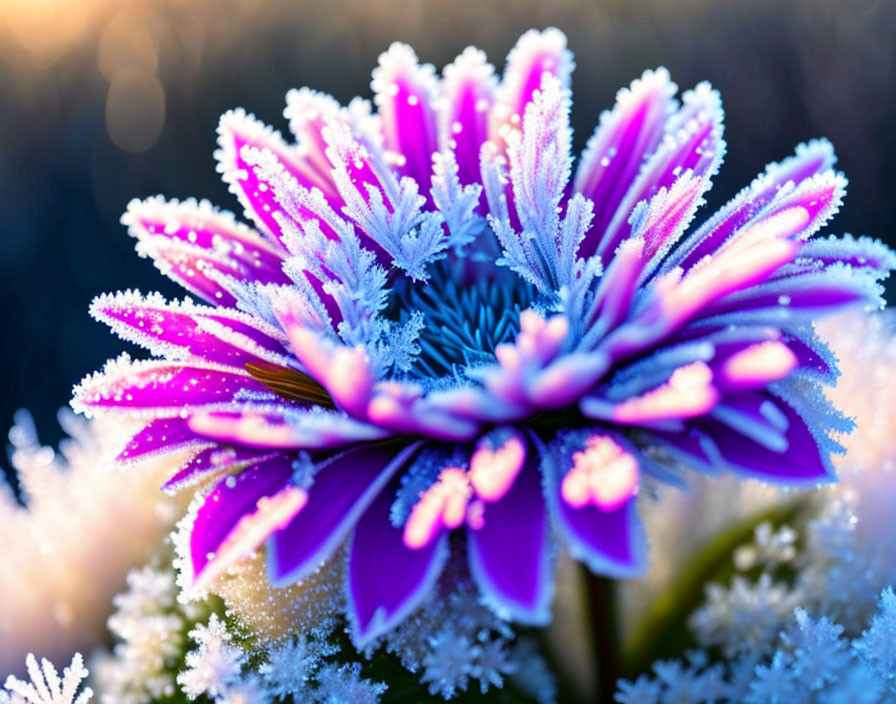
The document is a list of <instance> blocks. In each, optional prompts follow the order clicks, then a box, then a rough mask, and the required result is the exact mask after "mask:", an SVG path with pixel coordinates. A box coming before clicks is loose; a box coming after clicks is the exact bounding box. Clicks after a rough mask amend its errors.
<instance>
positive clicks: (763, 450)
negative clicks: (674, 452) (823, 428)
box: [706, 394, 834, 486]
mask: <svg viewBox="0 0 896 704" xmlns="http://www.w3.org/2000/svg"><path fill="white" fill-rule="evenodd" d="M729 403H733V402H729ZM741 403H742V405H741V410H742V411H743V414H744V418H748V416H747V415H746V414H747V413H748V412H749V410H748V407H747V406H745V405H743V404H744V403H746V402H741ZM753 403H754V404H755V403H756V402H755V401H754V402H753ZM761 403H762V404H766V405H762V406H759V408H758V411H757V413H758V414H759V415H760V416H761V420H762V421H764V422H765V423H766V424H769V425H772V426H776V427H777V430H778V432H779V433H780V435H781V439H782V443H781V445H782V448H783V449H777V450H775V449H770V448H769V447H768V445H770V444H772V443H770V442H768V441H767V440H768V438H769V437H770V436H766V435H760V434H759V433H760V431H759V430H758V429H753V428H751V427H750V426H748V425H746V424H745V423H742V424H741V425H740V426H739V428H740V432H738V431H737V430H734V429H732V428H731V427H730V426H729V425H727V424H723V423H721V422H713V423H711V424H708V425H707V427H706V429H707V432H708V433H709V434H710V436H711V437H712V439H713V441H714V442H715V445H716V446H717V447H718V450H719V453H720V455H721V458H722V460H723V461H724V462H726V463H727V464H728V465H729V466H730V467H731V469H733V470H734V471H737V472H740V473H742V474H746V475H747V476H750V477H755V478H757V479H763V480H766V481H772V482H781V483H785V484H787V485H788V486H814V485H817V484H820V483H824V482H829V481H832V480H833V478H834V473H833V470H832V468H831V462H830V455H829V452H830V449H831V446H832V444H831V441H830V440H829V439H828V438H827V437H826V436H825V437H822V436H823V433H820V434H819V433H813V432H812V431H811V430H810V429H809V427H808V426H807V424H806V422H805V421H804V420H803V418H802V417H801V416H800V414H798V413H797V412H796V410H794V408H793V407H792V406H791V405H790V404H788V403H787V402H785V401H784V400H782V399H780V398H776V397H775V396H773V395H771V394H763V395H762V398H761ZM754 419H755V420H757V421H758V420H759V419H757V418H756V417H755V415H754ZM726 420H728V421H729V422H730V419H726ZM744 433H749V434H750V435H751V436H752V437H748V436H747V435H745V434H744ZM758 441H763V442H764V444H760V442H758Z"/></svg>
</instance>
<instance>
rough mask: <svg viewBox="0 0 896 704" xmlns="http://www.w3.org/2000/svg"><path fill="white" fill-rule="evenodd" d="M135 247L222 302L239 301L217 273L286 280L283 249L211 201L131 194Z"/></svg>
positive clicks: (129, 221)
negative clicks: (134, 196) (140, 197)
mask: <svg viewBox="0 0 896 704" xmlns="http://www.w3.org/2000/svg"><path fill="white" fill-rule="evenodd" d="M121 221H122V224H124V225H126V226H127V227H128V231H129V232H130V233H131V235H133V236H134V237H136V238H137V240H138V244H137V251H138V252H139V253H140V254H141V255H143V256H148V257H151V258H152V259H153V261H154V262H155V264H156V266H157V267H158V268H159V269H160V270H161V271H162V273H163V274H165V275H166V276H168V277H170V278H171V279H174V280H175V281H177V282H178V283H179V284H181V285H182V286H184V287H185V288H186V289H187V290H189V291H190V292H191V293H194V294H196V295H197V296H199V297H201V298H203V299H205V300H206V301H209V302H211V303H214V304H216V305H221V306H234V305H235V303H236V301H235V299H234V298H233V296H231V295H230V294H229V293H228V292H227V291H226V290H225V289H224V288H223V287H222V286H221V284H220V283H219V282H218V281H217V280H216V279H215V277H216V276H227V277H232V278H236V279H239V280H243V279H251V280H254V281H259V282H261V283H286V282H287V281H288V280H289V279H288V278H287V277H286V275H285V274H284V273H283V271H282V266H283V253H282V252H281V250H280V249H279V247H277V246H275V245H272V244H271V243H270V242H267V241H266V240H264V239H263V238H262V237H260V236H259V235H258V234H257V233H255V232H253V231H252V230H250V229H249V228H248V227H246V226H244V225H241V224H239V223H237V222H236V221H235V220H234V219H233V216H232V215H230V214H229V213H226V212H223V211H219V210H216V209H215V208H213V207H212V206H211V204H209V203H208V201H199V202H197V201H195V200H187V201H184V202H183V203H180V202H178V201H174V200H172V201H166V200H164V199H163V198H161V197H159V198H150V199H148V200H145V201H139V200H133V201H131V202H130V204H129V205H128V209H127V212H126V213H125V214H124V215H123V216H122V218H121Z"/></svg>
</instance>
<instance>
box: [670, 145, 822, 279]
mask: <svg viewBox="0 0 896 704" xmlns="http://www.w3.org/2000/svg"><path fill="white" fill-rule="evenodd" d="M834 161H835V159H834V152H833V149H832V148H831V145H830V143H829V142H827V141H825V140H817V141H814V142H809V143H808V144H803V145H800V146H799V147H797V150H796V154H795V155H794V156H791V157H789V158H788V159H785V160H784V161H782V162H780V163H778V164H770V165H769V166H768V167H767V168H766V170H765V172H764V173H763V174H762V175H760V176H759V177H757V178H756V180H754V181H753V183H752V184H751V185H750V186H749V187H747V188H745V189H744V190H743V191H741V192H740V193H739V194H738V195H737V196H735V197H734V198H733V199H732V200H731V201H729V202H728V204H726V205H725V206H724V207H723V208H722V209H721V210H719V211H718V212H717V213H716V214H715V215H714V216H713V217H712V218H710V219H709V220H708V221H707V222H706V223H705V224H704V225H702V226H701V227H700V229H698V230H697V231H696V232H695V233H694V234H693V235H691V236H690V237H688V239H687V240H686V241H685V242H684V243H683V244H682V246H681V247H680V249H679V251H678V252H676V253H675V254H674V255H673V256H672V257H670V261H669V265H672V266H682V267H684V268H685V269H688V268H690V267H691V266H693V265H694V264H695V263H696V262H697V261H699V260H700V259H702V258H703V257H705V256H706V255H707V254H712V252H714V251H715V250H717V249H718V248H719V247H721V246H722V244H723V243H724V242H725V241H726V240H727V239H728V238H729V237H730V236H731V235H732V234H733V233H735V232H736V231H737V230H739V229H740V228H742V227H744V226H745V225H746V224H747V223H748V222H750V221H751V220H752V219H753V218H754V217H756V215H757V214H759V213H760V212H761V211H762V209H763V208H765V207H766V206H767V205H768V204H769V203H771V202H772V201H773V200H774V199H775V198H776V197H777V196H778V194H779V192H780V190H781V188H782V187H783V186H784V185H785V184H787V183H788V182H791V181H792V182H793V183H794V184H796V186H797V187H799V186H800V185H801V184H802V182H803V181H805V180H807V179H810V178H812V177H813V176H816V175H818V174H820V173H822V172H824V171H827V170H828V169H830V168H831V167H832V166H833V165H834Z"/></svg>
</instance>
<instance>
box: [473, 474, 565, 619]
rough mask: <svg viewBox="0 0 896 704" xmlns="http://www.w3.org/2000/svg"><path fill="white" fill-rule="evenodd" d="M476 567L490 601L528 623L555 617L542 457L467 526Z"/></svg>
mask: <svg viewBox="0 0 896 704" xmlns="http://www.w3.org/2000/svg"><path fill="white" fill-rule="evenodd" d="M467 541H468V550H469V560H470V571H471V572H472V574H473V578H474V579H475V580H476V583H477V584H478V585H479V589H480V591H481V592H482V594H483V596H484V597H485V599H486V601H487V603H488V605H489V606H490V607H491V608H492V609H493V610H494V611H495V612H496V613H497V614H499V615H507V616H509V617H511V618H513V619H514V620H517V621H520V622H522V623H527V624H544V623H547V622H548V621H549V620H550V602H551V597H552V585H551V559H550V553H551V547H550V536H549V533H548V525H547V516H546V511H545V506H544V498H543V496H542V489H541V476H540V473H539V471H538V461H537V458H534V457H533V458H530V460H529V461H528V462H527V463H526V465H525V466H524V467H523V468H522V471H521V472H520V473H519V475H518V476H517V477H516V480H515V481H514V482H513V485H512V486H511V487H510V490H509V491H508V492H507V493H506V494H505V495H504V496H502V497H501V498H500V499H498V500H497V501H494V502H490V503H487V504H485V505H484V506H483V508H482V515H481V517H479V518H478V519H477V520H476V522H475V523H474V524H473V525H472V526H470V527H469V528H468V529H467Z"/></svg>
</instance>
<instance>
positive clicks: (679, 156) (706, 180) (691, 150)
mask: <svg viewBox="0 0 896 704" xmlns="http://www.w3.org/2000/svg"><path fill="white" fill-rule="evenodd" d="M667 129H668V132H667V139H666V140H665V141H664V142H663V144H662V145H661V146H660V148H659V149H658V150H657V151H656V153H655V154H654V155H653V156H652V157H650V159H649V161H648V162H647V163H646V164H645V165H644V169H643V170H642V171H641V172H640V174H639V175H638V178H637V180H636V181H635V183H634V184H633V185H632V187H631V188H630V189H629V191H628V193H626V195H625V198H624V199H623V200H622V203H621V204H620V206H619V208H618V209H617V210H616V213H615V215H614V216H613V220H612V221H611V222H610V224H609V225H608V226H607V229H606V232H604V233H602V234H601V235H600V237H601V239H600V243H599V244H598V246H597V249H596V252H597V254H599V255H600V256H601V257H602V259H603V261H604V263H605V264H606V263H607V262H609V261H610V259H612V257H613V254H614V252H615V251H616V248H617V247H618V246H619V243H620V242H622V241H623V240H624V239H625V238H626V237H627V236H628V234H629V232H630V229H631V228H630V225H629V224H628V221H629V217H630V215H631V213H632V211H633V210H634V208H635V206H636V205H637V204H638V203H640V202H641V201H647V200H650V199H651V198H653V196H654V195H656V194H657V193H658V192H659V191H660V190H661V189H662V188H666V189H669V188H671V187H672V185H673V183H674V182H675V181H676V180H677V179H678V177H679V175H680V174H683V173H685V172H687V171H688V170H690V171H692V172H693V177H695V178H696V179H697V180H698V181H699V183H700V187H701V189H702V190H701V193H702V191H705V190H706V189H707V188H709V185H710V178H712V176H713V175H714V174H715V172H716V171H717V170H718V168H719V165H720V164H721V163H722V155H723V154H724V151H725V143H724V140H723V139H722V103H721V100H720V98H719V95H718V93H716V91H714V90H712V89H711V88H710V87H709V85H708V84H706V83H701V84H700V85H699V86H697V87H696V88H695V89H694V90H691V91H688V92H687V93H685V95H684V105H683V106H682V108H681V109H680V110H679V112H678V113H676V114H675V115H674V116H673V117H672V118H671V119H670V120H669V121H668V123H667Z"/></svg>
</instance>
